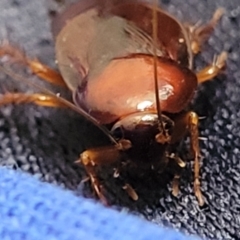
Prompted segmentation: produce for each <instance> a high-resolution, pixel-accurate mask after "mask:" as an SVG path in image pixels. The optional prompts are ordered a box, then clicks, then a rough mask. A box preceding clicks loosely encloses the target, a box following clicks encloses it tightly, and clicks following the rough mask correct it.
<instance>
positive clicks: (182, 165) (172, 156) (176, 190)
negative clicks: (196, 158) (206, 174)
mask: <svg viewBox="0 0 240 240" xmlns="http://www.w3.org/2000/svg"><path fill="white" fill-rule="evenodd" d="M167 157H168V158H169V159H170V160H173V161H174V162H175V163H176V164H177V168H178V169H177V170H176V169H175V168H176V167H174V170H175V175H174V178H173V181H172V194H173V196H177V195H178V193H179V179H180V177H181V170H182V169H183V168H185V167H186V163H185V162H184V161H183V160H182V159H181V158H180V157H178V156H177V155H175V154H174V153H172V154H170V155H167ZM176 172H177V173H176Z"/></svg>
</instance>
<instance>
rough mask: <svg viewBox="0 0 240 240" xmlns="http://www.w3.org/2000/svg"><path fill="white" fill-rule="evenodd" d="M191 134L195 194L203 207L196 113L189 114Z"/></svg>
mask: <svg viewBox="0 0 240 240" xmlns="http://www.w3.org/2000/svg"><path fill="white" fill-rule="evenodd" d="M188 125H189V132H190V139H191V147H192V151H193V153H194V192H195V195H196V197H197V199H198V202H199V205H200V206H203V204H204V200H203V195H202V192H201V189H200V180H199V179H200V176H199V171H200V164H199V158H200V148H199V139H198V138H199V133H198V116H197V114H196V113H195V112H189V122H188Z"/></svg>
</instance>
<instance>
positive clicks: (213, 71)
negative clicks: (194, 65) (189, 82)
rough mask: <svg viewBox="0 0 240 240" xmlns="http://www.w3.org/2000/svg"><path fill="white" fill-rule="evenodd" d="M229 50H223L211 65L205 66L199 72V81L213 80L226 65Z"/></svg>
mask: <svg viewBox="0 0 240 240" xmlns="http://www.w3.org/2000/svg"><path fill="white" fill-rule="evenodd" d="M226 60H227V52H224V51H223V52H221V53H220V54H219V55H218V56H216V57H215V58H214V60H213V62H212V64H211V65H209V66H207V67H205V68H203V69H202V70H200V71H199V72H198V73H197V79H198V83H203V82H205V81H208V80H211V79H213V78H214V77H216V76H217V75H218V74H219V73H220V72H221V71H222V70H223V69H224V67H225V66H226Z"/></svg>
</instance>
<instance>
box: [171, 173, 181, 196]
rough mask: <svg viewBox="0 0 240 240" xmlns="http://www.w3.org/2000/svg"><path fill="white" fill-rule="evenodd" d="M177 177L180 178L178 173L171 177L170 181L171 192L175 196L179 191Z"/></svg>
mask: <svg viewBox="0 0 240 240" xmlns="http://www.w3.org/2000/svg"><path fill="white" fill-rule="evenodd" d="M179 179H180V175H179V174H176V175H174V178H173V181H172V194H173V196H175V197H176V196H177V195H178V193H179Z"/></svg>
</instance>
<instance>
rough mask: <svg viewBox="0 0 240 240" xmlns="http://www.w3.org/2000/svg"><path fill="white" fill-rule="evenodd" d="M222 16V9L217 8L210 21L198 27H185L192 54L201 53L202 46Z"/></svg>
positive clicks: (197, 25)
mask: <svg viewBox="0 0 240 240" xmlns="http://www.w3.org/2000/svg"><path fill="white" fill-rule="evenodd" d="M223 14H224V9H223V8H218V9H217V10H216V11H215V13H214V14H213V17H212V19H211V20H210V21H209V22H208V23H206V24H205V25H200V26H199V24H196V25H194V26H191V25H190V26H189V25H187V26H186V28H187V31H188V33H189V38H190V41H191V49H192V52H193V53H194V54H197V53H199V52H200V51H201V46H202V44H203V43H204V42H205V41H206V40H207V39H208V38H209V37H210V35H211V34H212V32H213V30H214V28H215V26H216V25H217V23H218V22H219V20H220V19H221V17H222V15H223Z"/></svg>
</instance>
